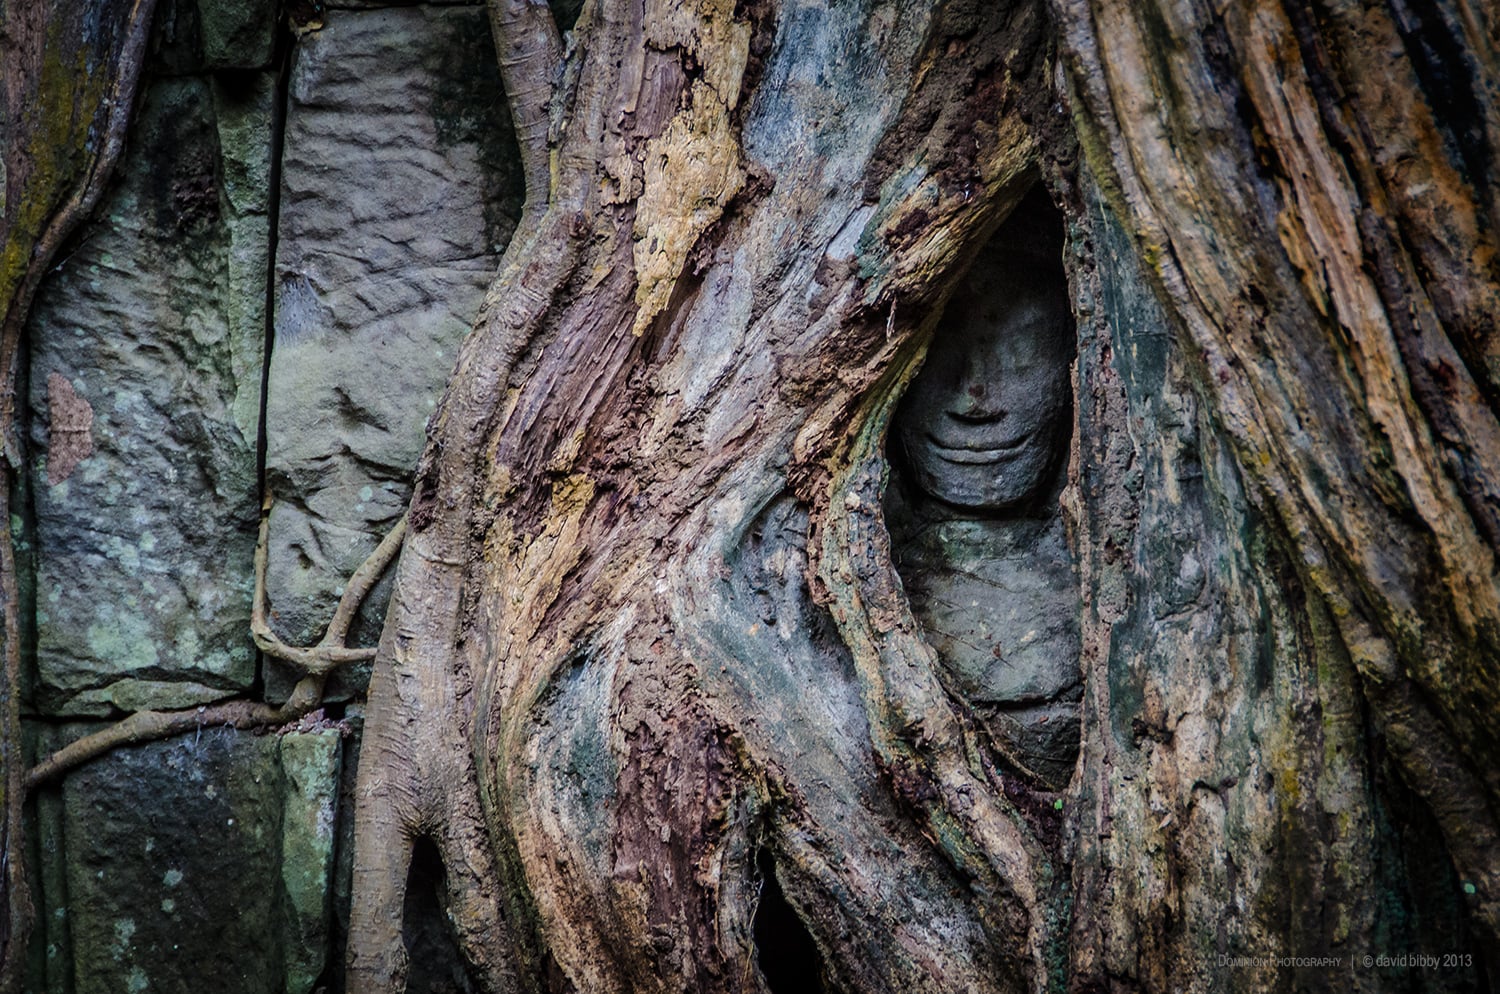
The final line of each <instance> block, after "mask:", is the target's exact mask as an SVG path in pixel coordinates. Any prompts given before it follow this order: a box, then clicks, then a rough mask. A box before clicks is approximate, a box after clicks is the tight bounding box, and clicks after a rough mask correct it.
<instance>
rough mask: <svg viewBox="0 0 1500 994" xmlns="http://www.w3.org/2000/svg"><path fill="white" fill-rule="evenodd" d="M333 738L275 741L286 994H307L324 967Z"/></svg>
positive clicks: (335, 788)
mask: <svg viewBox="0 0 1500 994" xmlns="http://www.w3.org/2000/svg"><path fill="white" fill-rule="evenodd" d="M339 753H340V743H339V732H338V731H337V730H334V729H325V730H322V731H318V732H313V733H309V734H298V735H286V736H283V737H282V739H281V757H280V758H281V771H282V775H283V776H284V777H285V778H286V794H285V808H284V817H283V821H282V826H281V881H282V885H283V886H284V887H285V888H286V897H287V903H286V918H285V931H286V939H285V946H284V948H285V951H286V952H285V956H286V959H285V968H284V969H285V974H286V991H287V994H308V992H310V991H312V990H313V988H314V986H315V985H316V983H317V981H318V978H319V977H320V976H321V975H322V973H323V970H324V968H325V967H326V966H327V960H328V954H329V937H330V931H331V930H330V926H331V920H332V873H333V857H334V850H335V846H334V842H335V827H336V821H337V816H338V802H339Z"/></svg>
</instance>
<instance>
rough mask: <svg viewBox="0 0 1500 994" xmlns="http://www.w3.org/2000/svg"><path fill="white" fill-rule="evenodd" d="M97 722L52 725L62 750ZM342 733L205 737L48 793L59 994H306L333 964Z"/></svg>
mask: <svg viewBox="0 0 1500 994" xmlns="http://www.w3.org/2000/svg"><path fill="white" fill-rule="evenodd" d="M88 730H90V727H89V726H78V725H73V726H61V727H56V726H54V727H47V728H45V729H42V730H41V732H40V735H39V738H40V741H39V742H38V743H37V745H38V746H40V747H41V748H43V749H49V750H50V749H53V748H56V747H57V746H59V745H61V744H63V743H64V742H66V741H68V740H70V739H71V738H73V737H76V736H78V735H80V734H82V733H84V732H86V731H88ZM341 749H342V745H341V741H340V737H339V732H337V731H336V730H330V729H314V730H310V731H307V732H293V733H290V734H287V735H284V736H278V735H262V736H257V735H254V734H251V733H247V732H236V731H234V730H232V729H228V728H222V727H221V728H206V729H203V730H202V731H201V732H197V733H194V734H189V735H184V736H181V737H179V738H176V739H171V740H167V741H164V742H157V743H152V744H150V745H146V746H142V747H139V748H133V749H121V750H118V751H116V752H113V753H110V754H109V755H107V756H104V757H101V758H100V759H98V760H96V761H94V762H93V763H91V764H89V765H87V766H84V767H81V768H80V769H78V770H76V771H74V772H73V773H71V774H70V775H69V776H68V777H67V778H66V780H64V782H63V783H62V785H61V786H60V787H49V788H47V789H44V790H42V791H41V792H40V793H39V796H38V798H37V811H38V817H37V823H38V838H39V839H40V840H41V844H40V846H39V849H40V850H41V852H40V859H39V861H38V863H39V866H38V872H37V874H36V879H37V880H38V881H39V882H40V886H39V888H38V889H39V893H38V894H37V895H36V897H37V899H38V908H39V911H40V915H39V924H40V929H41V932H42V934H41V935H40V936H38V938H39V939H44V940H45V941H43V942H38V943H37V944H36V947H37V948H39V949H40V950H41V952H40V953H39V955H38V959H40V960H42V961H43V962H41V963H35V964H34V965H33V968H32V977H33V981H32V983H33V986H36V985H38V984H39V983H45V985H46V986H45V988H42V987H40V986H37V990H38V991H40V990H43V989H45V990H46V991H47V992H48V994H64V992H70V991H71V992H73V994H139V992H147V991H149V992H152V994H175V992H183V994H187V992H193V994H197V992H199V991H202V990H205V989H209V988H211V989H213V990H216V991H225V992H227V994H262V992H263V994H282V992H286V994H308V992H310V991H312V990H313V989H314V986H315V982H316V981H317V979H318V977H319V976H320V975H321V973H322V970H323V968H324V965H325V963H324V960H325V958H326V956H327V935H328V923H329V920H330V913H329V912H330V901H329V895H330V893H331V887H332V879H331V869H332V866H333V859H334V825H335V822H336V819H337V809H336V799H337V796H338V793H337V792H338V783H339V762H340V752H341Z"/></svg>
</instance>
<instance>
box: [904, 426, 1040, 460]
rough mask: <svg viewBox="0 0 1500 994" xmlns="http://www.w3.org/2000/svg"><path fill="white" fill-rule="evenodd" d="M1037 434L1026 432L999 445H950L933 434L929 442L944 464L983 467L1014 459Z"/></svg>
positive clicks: (929, 437) (928, 439) (929, 436)
mask: <svg viewBox="0 0 1500 994" xmlns="http://www.w3.org/2000/svg"><path fill="white" fill-rule="evenodd" d="M1034 434H1035V432H1030V431H1028V432H1025V433H1023V434H1021V435H1020V436H1019V437H1017V438H1013V439H1010V440H1009V441H1006V442H1001V443H1000V444H998V445H983V444H975V443H972V442H970V443H967V444H962V445H949V444H948V443H946V442H944V441H943V440H942V439H940V438H938V437H937V436H936V435H933V434H931V433H929V434H928V436H927V441H929V442H931V443H932V448H933V450H934V451H935V452H936V454H937V457H938V458H939V459H941V460H943V461H944V462H951V463H959V464H961V465H966V466H982V465H985V464H986V463H992V462H1001V461H1003V460H1006V459H1012V458H1014V457H1015V456H1016V455H1018V454H1019V453H1020V451H1021V448H1022V446H1024V445H1025V444H1026V443H1027V442H1029V441H1030V440H1031V436H1032V435H1034Z"/></svg>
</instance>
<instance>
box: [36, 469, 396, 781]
mask: <svg viewBox="0 0 1500 994" xmlns="http://www.w3.org/2000/svg"><path fill="white" fill-rule="evenodd" d="M271 503H272V496H271V494H270V492H269V491H267V493H266V497H265V501H264V502H263V503H262V505H261V514H260V537H259V538H258V539H257V541H256V543H255V598H254V602H253V604H252V606H251V609H250V631H251V635H252V637H253V638H254V640H255V645H256V647H257V648H259V649H260V650H261V651H262V652H264V653H265V654H266V655H268V656H272V657H275V658H276V659H281V660H285V661H286V662H288V663H291V664H292V665H293V666H295V667H297V668H298V669H299V670H301V671H302V677H301V679H299V680H298V681H297V685H296V686H295V687H294V688H293V689H292V693H291V695H290V696H289V697H288V698H287V700H286V703H284V704H282V705H281V706H280V707H274V706H272V705H270V704H266V703H264V702H261V701H247V700H231V701H223V702H221V703H218V704H208V705H203V706H200V707H196V708H188V709H185V710H182V711H138V712H136V713H135V714H132V715H130V716H129V717H127V718H122V719H121V720H120V721H118V722H116V723H115V724H113V725H110V726H109V727H108V728H105V729H101V730H100V731H97V732H94V733H93V734H91V735H85V736H84V737H83V738H81V739H79V740H78V741H76V742H73V743H70V744H69V745H67V746H64V747H63V748H61V749H59V750H58V751H57V752H55V753H53V754H52V755H50V756H48V757H47V758H46V759H44V760H42V761H41V762H40V763H38V764H37V765H36V766H34V767H32V768H31V769H30V770H28V771H27V772H26V780H25V786H26V789H27V790H31V789H32V788H34V787H36V786H38V785H40V784H43V783H46V782H47V781H49V780H52V779H54V778H56V777H59V776H61V775H63V774H64V773H67V772H68V771H69V770H72V769H74V768H76V767H79V766H82V765H83V764H84V763H87V762H89V761H90V760H93V759H96V758H97V757H99V756H102V755H104V754H105V753H107V752H110V751H112V750H114V749H117V748H119V747H120V746H128V745H140V744H142V743H145V742H154V741H156V740H157V739H164V738H168V737H169V736H172V735H177V734H180V733H182V732H189V731H193V730H194V729H199V728H208V727H215V726H220V725H228V726H231V727H233V728H240V729H247V728H267V727H271V726H275V725H284V724H286V723H288V722H291V721H296V720H297V719H298V718H301V717H302V716H303V715H305V714H307V713H308V712H310V711H312V710H313V709H314V708H316V707H318V705H319V704H321V703H322V702H323V690H324V687H325V685H326V684H327V682H328V675H329V674H330V673H331V672H333V671H334V670H335V669H337V668H338V667H340V666H343V665H345V664H346V663H355V662H361V661H364V660H369V659H373V658H375V650H374V649H351V648H349V647H347V646H346V645H345V644H344V642H345V640H346V639H347V638H348V636H349V628H350V626H351V625H352V624H353V623H354V615H355V612H356V611H358V610H359V606H360V604H362V603H363V602H364V600H365V598H366V597H367V596H369V593H370V590H371V588H372V587H374V586H375V583H376V581H378V580H379V579H380V577H381V575H382V574H384V573H385V571H386V569H387V568H388V567H389V566H390V564H391V563H392V562H393V561H394V560H395V558H396V554H397V552H399V551H400V549H401V543H402V540H403V539H404V538H405V536H406V516H405V515H402V517H401V520H400V521H398V522H396V526H395V527H394V528H392V529H391V530H390V532H389V533H388V534H387V535H386V536H385V538H383V539H381V541H380V544H379V545H378V546H376V547H375V551H374V552H372V553H370V555H369V557H368V558H367V559H365V561H364V562H363V563H360V565H359V568H358V569H356V570H355V571H354V573H353V575H351V576H350V577H349V582H348V583H346V584H345V585H344V593H343V596H342V597H340V598H339V603H338V607H336V608H335V609H334V612H333V619H332V620H331V621H329V623H328V629H327V631H325V632H324V634H323V637H322V639H320V640H319V641H318V644H317V645H314V646H291V645H287V644H286V643H285V642H283V641H281V639H280V638H278V637H277V635H276V633H275V632H273V631H272V630H271V626H270V624H269V623H268V622H267V621H266V540H267V534H268V532H269V530H270V528H269V525H270V519H271V515H270V511H271Z"/></svg>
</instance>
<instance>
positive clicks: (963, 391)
mask: <svg viewBox="0 0 1500 994" xmlns="http://www.w3.org/2000/svg"><path fill="white" fill-rule="evenodd" d="M1072 350H1073V320H1072V316H1071V313H1070V311H1069V309H1068V297H1067V289H1066V285H1065V283H1064V281H1063V278H1062V274H1061V272H1058V273H1056V274H1055V275H1049V274H1047V273H1046V272H1045V271H1044V270H1042V269H1040V267H1037V266H1035V265H1028V266H1025V267H1024V268H1022V267H1018V266H1017V265H1016V264H1015V263H1014V261H1013V260H1009V261H1008V260H1006V259H1004V258H1003V257H999V258H997V257H994V256H990V257H986V256H985V255H981V257H980V259H979V260H977V261H976V262H975V265H974V268H973V270H971V272H970V274H969V276H968V278H967V279H966V280H965V283H964V285H963V286H962V287H961V288H960V289H959V290H958V292H957V293H955V295H954V298H953V300H952V301H951V302H950V304H949V306H948V310H947V311H946V312H945V313H944V315H943V319H942V321H941V323H940V324H939V325H938V329H937V332H936V334H935V336H934V338H933V343H932V347H931V348H930V350H929V351H928V355H927V361H926V363H925V364H924V365H923V366H922V369H921V371H920V372H919V373H918V374H917V377H916V379H915V380H913V381H912V384H911V387H910V389H908V390H907V393H906V396H905V397H904V398H903V399H902V402H901V407H900V409H899V410H898V411H897V414H896V419H895V422H894V424H893V426H892V431H893V434H894V437H895V439H896V442H897V444H898V445H899V447H900V451H901V452H902V453H903V454H904V457H905V466H906V469H907V471H908V472H909V474H910V475H911V477H912V482H913V483H914V484H915V485H916V486H917V487H918V488H919V489H921V490H922V491H923V492H924V493H926V494H928V495H929V496H932V497H935V498H937V499H938V500H940V501H943V502H944V503H947V504H951V505H953V506H955V507H959V508H964V509H966V510H972V511H983V512H1001V511H1006V510H1011V509H1014V508H1016V507H1018V506H1020V505H1023V504H1026V503H1027V502H1029V501H1031V500H1033V499H1035V498H1037V497H1038V496H1040V495H1041V494H1042V492H1043V491H1044V490H1045V489H1046V488H1047V486H1048V485H1049V484H1050V483H1051V482H1052V479H1053V474H1054V473H1055V472H1056V469H1057V466H1058V462H1059V457H1060V456H1061V453H1062V451H1063V449H1064V447H1065V446H1066V443H1067V437H1068V427H1069V425H1070V422H1071V401H1072V398H1071V393H1072V390H1071V385H1070V382H1069V376H1068V369H1069V365H1070V362H1071V356H1072Z"/></svg>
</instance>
